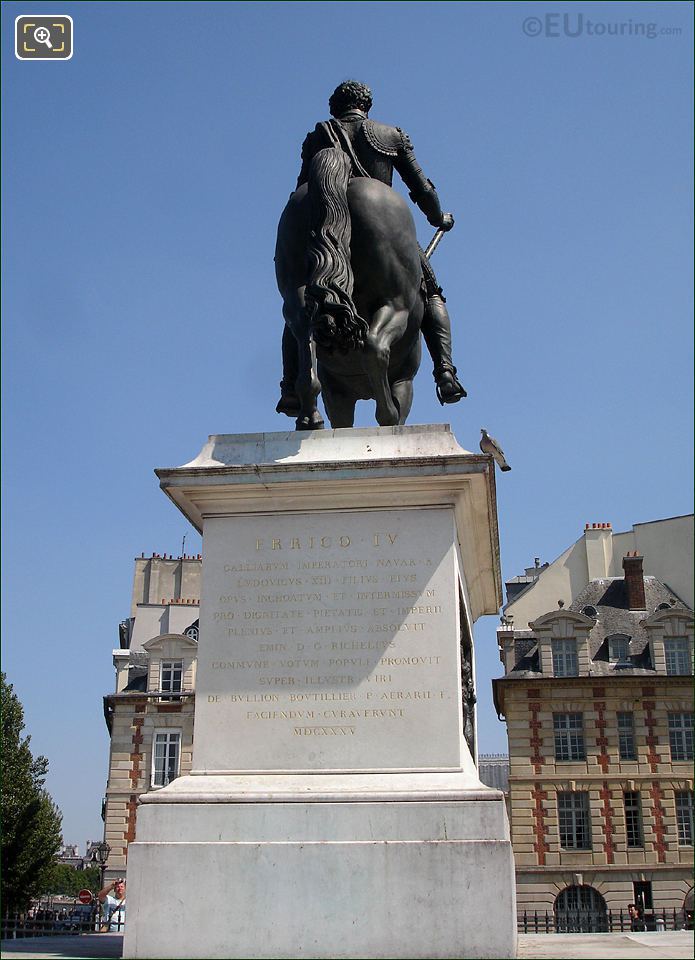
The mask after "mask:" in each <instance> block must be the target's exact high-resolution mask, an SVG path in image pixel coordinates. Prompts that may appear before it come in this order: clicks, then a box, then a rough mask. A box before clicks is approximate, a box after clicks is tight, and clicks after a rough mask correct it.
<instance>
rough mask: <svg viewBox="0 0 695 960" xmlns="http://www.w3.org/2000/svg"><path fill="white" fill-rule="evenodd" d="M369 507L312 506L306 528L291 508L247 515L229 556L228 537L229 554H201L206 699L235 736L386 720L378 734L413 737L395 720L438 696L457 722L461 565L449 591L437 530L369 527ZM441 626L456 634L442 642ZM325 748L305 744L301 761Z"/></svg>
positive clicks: (335, 730) (331, 735)
mask: <svg viewBox="0 0 695 960" xmlns="http://www.w3.org/2000/svg"><path fill="white" fill-rule="evenodd" d="M436 513H437V511H432V512H431V514H430V515H434V514H436ZM439 513H440V516H441V514H443V513H444V511H440V512H439ZM388 515H390V516H393V517H394V518H395V519H397V520H398V521H402V519H403V512H399V511H393V512H391V513H389V512H388V511H382V512H381V516H388ZM348 516H349V515H348ZM369 517H370V515H369V514H361V515H359V522H357V523H352V525H351V526H350V525H349V521H347V522H346V525H345V527H344V528H343V529H340V527H339V526H338V525H335V526H332V525H331V524H326V528H325V529H323V530H321V529H320V524H319V523H318V520H317V518H316V517H313V518H312V520H313V529H311V530H310V531H309V532H305V531H304V529H303V527H304V524H303V518H301V517H300V518H298V519H297V520H296V521H295V522H296V529H294V530H293V529H292V525H293V521H292V518H290V517H287V518H282V529H279V528H278V529H275V530H273V529H272V528H273V523H272V518H265V517H264V518H261V520H260V521H255V523H254V521H253V519H252V518H244V531H243V532H244V535H243V537H230V538H229V539H228V541H227V542H228V544H231V547H232V548H233V553H232V552H230V550H229V547H227V555H226V556H225V555H224V552H225V551H224V549H223V548H219V549H218V553H217V555H216V556H215V557H214V559H208V557H207V556H206V565H207V569H206V576H209V574H208V570H209V569H210V568H211V565H212V563H214V564H215V569H214V573H213V577H212V582H213V583H214V593H213V595H212V596H210V595H209V596H208V600H207V607H206V608H205V620H204V622H203V624H202V626H203V633H205V626H207V629H208V631H209V632H210V634H211V638H210V640H208V638H207V637H206V642H201V648H200V651H199V666H198V670H199V677H205V682H204V683H203V684H202V685H201V688H200V690H201V696H200V700H201V706H202V704H204V705H205V708H206V709H209V710H210V711H213V714H214V713H215V712H216V711H218V710H219V711H222V712H223V713H224V715H225V717H229V718H230V720H229V722H230V723H234V725H235V736H234V739H235V740H240V741H243V739H244V736H245V734H244V730H245V729H248V737H249V738H251V739H253V738H254V737H258V738H262V736H263V735H262V734H261V733H260V730H261V728H263V729H265V728H267V729H268V731H269V735H270V736H271V737H272V738H277V737H279V738H280V739H279V740H277V743H278V744H280V743H288V744H289V743H291V742H292V741H295V742H296V741H297V740H305V739H306V740H312V741H313V740H318V739H321V740H325V741H329V740H331V741H332V740H335V741H337V740H339V739H350V740H357V739H359V738H360V737H362V738H365V737H366V738H367V740H366V741H365V743H372V742H373V740H372V737H373V732H374V731H376V730H377V729H381V730H382V733H380V734H379V737H380V738H382V739H381V740H380V742H383V743H388V738H389V736H391V735H393V736H395V737H397V738H399V739H402V737H403V736H406V737H407V736H410V734H405V733H403V734H399V733H398V731H399V730H400V729H401V728H403V730H405V729H406V728H407V729H409V730H410V729H412V730H413V731H416V730H418V729H419V726H420V725H421V723H422V722H426V721H427V719H428V717H429V716H430V715H431V714H432V710H433V708H434V705H436V704H447V715H448V716H450V717H452V726H454V727H455V725H456V711H457V710H458V704H457V695H456V689H457V687H456V684H457V682H458V678H457V676H456V675H457V664H456V659H455V650H456V639H455V626H454V627H453V629H452V624H453V623H455V616H454V612H452V599H451V598H452V596H454V595H455V594H454V590H453V589H451V586H452V585H453V573H452V571H453V565H452V564H451V563H450V566H449V568H448V570H449V572H448V577H449V579H448V581H446V582H447V584H448V585H449V586H448V589H446V590H443V589H442V582H443V581H442V576H443V575H442V574H440V573H438V568H439V566H440V565H441V563H442V550H441V548H440V549H439V552H438V553H437V552H432V553H431V552H430V550H429V549H428V540H429V539H430V538H429V537H428V536H414V535H413V533H412V531H409V530H408V528H407V524H406V525H405V527H402V526H400V525H396V524H394V526H383V527H380V528H378V529H371V530H369V529H365V527H366V526H367V522H368V520H369ZM406 519H409V518H407V517H406ZM426 519H429V517H427V518H426ZM254 526H256V529H254ZM428 533H429V531H428ZM207 536H208V534H207V532H206V537H207ZM441 539H442V538H441V537H440V542H441ZM447 601H448V603H447ZM447 637H448V639H449V641H451V639H452V637H453V643H452V642H448V643H446V645H445V642H444V639H443V638H447ZM444 647H446V650H447V651H448V652H447V654H446V655H445V654H444V652H443V649H444ZM452 650H453V651H454V653H453V654H452V653H451V651H452ZM447 678H448V679H447ZM221 715H222V714H220V716H221ZM196 722H197V721H196ZM209 722H210V724H211V725H212V724H214V720H212V719H210V720H209ZM225 722H226V721H225ZM256 729H257V730H258V731H259V733H258V734H256V733H255V732H254V731H255V730H256ZM370 731H372V732H370ZM383 738H386V739H385V740H384V739H383ZM259 742H266V743H267V742H268V741H267V740H265V741H259ZM270 742H271V743H272V742H275V740H274V739H273V740H271V741H270ZM303 749H304V750H311V751H313V749H314V748H309V747H308V746H307V747H306V748H303ZM321 749H322V750H323V749H324V748H321ZM326 749H327V747H326ZM384 750H385V751H386V747H384ZM278 752H279V753H280V752H281V751H280V748H279V747H278ZM300 752H301V750H300ZM423 752H424V748H423ZM320 756H322V754H314V753H313V752H309V753H308V754H307V763H308V764H309V765H311V761H312V758H314V757H320ZM316 762H317V763H318V762H319V761H316ZM252 765H254V764H252ZM270 765H271V766H273V764H270ZM300 765H301V764H300ZM338 765H340V764H338ZM366 765H367V766H369V765H370V764H369V762H367V763H366ZM394 765H396V766H398V765H399V764H398V763H397V762H395V763H394ZM401 765H402V764H401ZM275 766H281V764H279V763H276V764H275Z"/></svg>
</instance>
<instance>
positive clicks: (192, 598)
mask: <svg viewBox="0 0 695 960" xmlns="http://www.w3.org/2000/svg"><path fill="white" fill-rule="evenodd" d="M201 566H202V563H201V557H200V555H198V556H195V557H193V556H181V557H176V558H174V557H170V556H166V555H164V556H160V555H159V554H153V555H152V556H151V557H145V556H144V555H143V556H141V557H138V558H137V559H136V560H135V575H134V578H133V593H132V602H131V608H130V616H129V617H128V618H127V619H126V620H124V621H122V622H121V623H120V624H119V647H118V649H116V650H114V651H113V663H114V667H115V671H116V679H115V691H114V693H111V694H109V695H108V696H106V697H104V716H105V719H106V725H107V727H108V730H109V734H110V737H111V748H110V755H109V773H108V782H107V787H106V797H105V802H104V823H105V828H104V835H105V839H106V841H107V843H108V844H109V846H110V847H111V852H110V854H109V858H108V863H107V868H106V872H105V878H106V880H107V881H108V880H111V879H114V878H115V877H118V876H125V875H126V864H127V850H128V843H129V842H130V841H131V840H133V839H134V837H135V823H136V817H137V799H138V796H139V795H140V794H142V793H145V792H147V791H148V790H157V789H159V788H160V787H163V786H165V785H166V784H167V783H169V781H170V780H172V779H174V778H175V777H177V776H180V775H182V774H186V773H188V772H190V769H191V760H192V752H193V700H194V689H195V668H196V654H197V648H198V611H199V604H200V570H201Z"/></svg>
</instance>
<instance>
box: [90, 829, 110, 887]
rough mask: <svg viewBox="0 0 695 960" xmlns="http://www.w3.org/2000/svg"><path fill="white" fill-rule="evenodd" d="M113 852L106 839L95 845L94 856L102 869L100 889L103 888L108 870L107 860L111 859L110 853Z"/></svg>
mask: <svg viewBox="0 0 695 960" xmlns="http://www.w3.org/2000/svg"><path fill="white" fill-rule="evenodd" d="M110 853H111V847H110V846H109V845H108V843H107V842H106V840H102V841H101V843H97V844H96V846H95V847H94V852H93V854H92V858H93V859H96V861H97V862H98V864H99V870H100V884H99V889H100V890H102V889H103V887H104V872H105V870H106V862H107V860H108V859H109V854H110Z"/></svg>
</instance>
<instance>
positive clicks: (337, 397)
mask: <svg viewBox="0 0 695 960" xmlns="http://www.w3.org/2000/svg"><path fill="white" fill-rule="evenodd" d="M321 395H322V397H323V405H324V407H325V409H326V416H327V417H328V419H329V421H330V424H331V426H332V427H333V429H334V430H339V429H340V428H341V427H351V426H353V424H354V422H355V404H356V403H357V397H356V396H355V394H353V393H352V392H347V391H346V390H345V387H344V385H341V384H340V383H338V382H336V381H335V380H334V378H333V377H332V376H331V375H330V374H329V373H327V372H326V370H325V369H322V370H321Z"/></svg>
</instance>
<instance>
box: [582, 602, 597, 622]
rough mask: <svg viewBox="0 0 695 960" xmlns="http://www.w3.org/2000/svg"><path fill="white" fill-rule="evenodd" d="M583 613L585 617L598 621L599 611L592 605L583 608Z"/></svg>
mask: <svg viewBox="0 0 695 960" xmlns="http://www.w3.org/2000/svg"><path fill="white" fill-rule="evenodd" d="M582 613H583V614H584V616H585V617H591V619H592V620H598V610H597V609H596V607H592V606H591V604H587V606H586V607H582Z"/></svg>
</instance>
